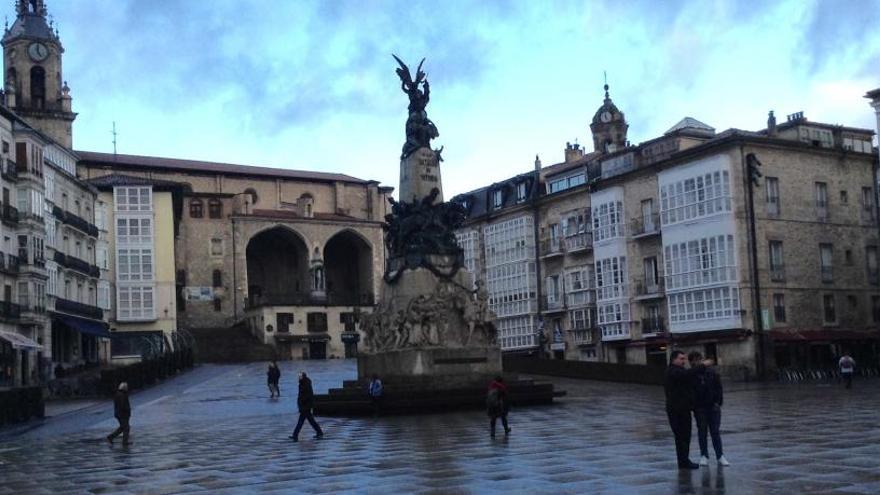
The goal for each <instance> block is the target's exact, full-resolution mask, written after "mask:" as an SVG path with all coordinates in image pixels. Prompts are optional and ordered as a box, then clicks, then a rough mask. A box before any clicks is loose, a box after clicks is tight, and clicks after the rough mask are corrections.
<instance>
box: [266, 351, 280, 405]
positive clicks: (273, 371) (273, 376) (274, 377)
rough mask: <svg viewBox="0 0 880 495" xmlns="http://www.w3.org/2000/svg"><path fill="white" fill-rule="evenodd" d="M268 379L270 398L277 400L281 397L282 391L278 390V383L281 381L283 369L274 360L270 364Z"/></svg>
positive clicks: (267, 372)
mask: <svg viewBox="0 0 880 495" xmlns="http://www.w3.org/2000/svg"><path fill="white" fill-rule="evenodd" d="M266 379H267V380H268V384H269V398H270V399H276V398H278V397H281V389H280V388H278V381H279V380H281V369H280V368H278V363H277V362H275V361H274V360H273V361H272V363H271V364H269V370H268V371H266Z"/></svg>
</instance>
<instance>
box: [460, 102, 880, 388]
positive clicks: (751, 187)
mask: <svg viewBox="0 0 880 495" xmlns="http://www.w3.org/2000/svg"><path fill="white" fill-rule="evenodd" d="M869 97H870V94H869ZM590 127H591V129H592V130H593V133H594V136H593V138H594V139H593V140H594V145H595V146H596V147H597V151H595V152H593V153H590V154H585V153H584V151H583V150H581V149H580V148H579V147H578V146H577V145H568V146H567V147H566V150H565V158H566V160H565V161H564V162H562V163H559V164H556V165H553V166H550V167H545V168H536V171H535V172H534V173H530V174H524V175H522V176H517V177H515V178H512V179H509V180H507V181H503V182H501V183H498V184H494V185H492V186H490V187H489V188H484V189H479V190H476V191H473V192H470V193H466V194H462V195H459V196H457V197H456V198H454V200H455V201H460V202H463V203H464V204H465V205H469V206H470V204H471V203H472V202H475V203H476V204H479V205H480V207H478V208H476V209H475V208H474V207H471V208H470V215H469V219H468V222H467V224H466V228H465V229H464V230H462V232H461V235H460V239H466V238H468V236H470V239H474V240H477V239H479V236H478V235H476V234H475V233H478V232H485V230H486V229H487V228H488V227H490V226H492V225H493V224H494V223H495V222H496V221H498V220H499V219H503V218H507V217H509V216H516V215H523V216H525V217H527V218H528V220H529V222H531V225H534V226H535V228H534V233H533V235H532V237H531V239H528V240H522V241H521V243H523V246H527V249H525V252H527V253H529V255H527V256H524V257H523V258H522V259H521V260H519V261H518V262H519V263H521V264H523V265H525V266H531V265H532V264H534V266H535V270H534V273H535V274H536V275H535V277H534V280H535V282H536V283H535V284H534V285H528V286H522V287H523V288H517V287H513V288H512V289H509V290H511V291H512V292H517V291H520V292H523V291H524V287H528V289H529V290H528V291H526V292H527V293H528V294H529V296H530V297H532V298H534V299H536V300H539V301H541V305H540V308H541V309H540V316H533V317H532V318H533V320H534V323H533V326H532V327H531V328H530V329H528V330H524V331H523V332H524V333H525V334H534V335H535V338H534V339H532V340H530V341H529V345H528V347H526V350H528V351H530V352H536V351H539V350H540V352H541V353H542V354H544V353H546V354H547V355H554V356H555V357H557V358H562V357H565V358H568V359H584V360H601V361H606V362H617V363H635V364H645V363H653V364H661V363H664V362H665V361H666V355H667V353H668V351H669V349H670V348H671V347H672V346H675V347H678V348H682V349H685V350H693V349H698V350H701V351H702V352H703V353H704V354H707V355H710V356H715V357H716V358H717V359H718V361H719V364H720V365H722V366H724V367H725V368H726V370H725V371H726V372H729V373H731V374H737V375H739V376H746V375H751V374H754V373H756V372H763V371H765V370H771V369H773V368H776V367H796V368H814V369H815V368H821V367H829V366H832V365H833V357H834V356H838V355H840V353H842V352H843V351H845V350H848V351H850V352H853V353H855V354H858V356H857V359H862V360H865V361H867V362H875V361H876V359H877V351H878V348H877V340H878V338H880V333H878V331H877V330H878V322H880V287H878V285H877V284H878V268H877V249H878V246H877V245H878V226H877V204H876V203H877V201H876V199H875V198H876V197H877V195H876V168H877V151H876V150H875V149H874V148H873V147H872V145H871V139H872V135H873V132H872V131H870V130H866V129H856V128H850V127H843V126H832V125H828V124H821V123H814V122H810V121H808V120H807V119H806V118H804V117H803V114H802V113H797V114H793V115H791V116H789V118H788V120H787V122H785V123H782V124H778V125H777V123H776V120H775V117H774V116H773V114H772V112H771V116H770V119H769V120H768V126H767V128H766V129H762V130H760V131H757V132H748V131H741V130H737V129H731V130H728V131H724V132H722V133H716V132H715V129H713V128H712V127H710V126H708V125H706V124H703V123H702V122H700V121H698V120H696V119H693V118H685V119H682V120H681V121H680V122H679V123H677V124H676V125H674V126H673V127H672V128H670V129H669V131H667V132H666V133H664V135H663V136H660V137H658V138H655V139H651V140H649V141H646V142H644V143H641V144H639V145H630V144H629V142H627V141H626V129H627V123H626V120H625V119H624V118H623V114H622V113H621V112H620V111H619V110H618V109H617V107H616V106H615V105H614V104H613V103H612V102H611V99H610V98H609V96H608V89H607V87H606V95H605V101H604V102H603V104H602V106H600V107H599V109H598V110H597V112H596V114H595V115H594V118H593V122H592V124H591V126H590ZM753 170H759V172H760V173H762V174H763V177H759V176H758V175H756V174H755V173H754V172H753ZM520 177H537V182H536V183H535V184H533V185H532V186H531V189H529V191H530V194H529V195H528V196H527V197H526V198H525V199H524V200H522V201H521V202H520V203H517V202H516V201H514V200H509V201H508V202H505V198H507V196H505V193H504V191H505V190H511V191H515V190H516V184H517V183H518V181H519V180H520V179H519V178H520ZM753 178H754V179H753ZM497 191H500V193H498V192H497ZM497 194H500V198H501V201H500V202H498V201H492V199H493V198H495V197H497ZM513 197H516V196H513ZM783 198H787V199H785V200H784V199H783ZM484 204H485V206H482V205H484ZM488 239H489V238H488V237H487V236H486V235H485V234H484V235H483V239H482V244H479V243H477V242H473V243H471V244H466V248H467V246H471V247H470V249H471V251H470V252H469V254H468V255H467V256H468V259H469V262H470V263H471V264H472V265H474V266H476V267H479V266H482V265H484V264H486V263H487V260H488V259H489V258H490V257H491V256H492V250H493V248H495V247H494V246H493V245H492V243H487V241H488ZM587 239H588V240H589V246H586V244H585V241H586V240H587ZM533 247H536V248H535V249H533ZM495 249H497V248H495ZM475 273H479V274H480V275H481V276H482V277H484V279H485V280H487V282H488V288H489V292H490V296H491V297H496V294H498V296H501V297H502V298H503V297H504V295H503V294H500V293H498V292H497V291H493V285H492V281H491V278H490V277H489V272H487V270H486V269H485V268H483V269H479V270H476V271H475ZM530 283H531V282H530ZM533 294H534V295H533ZM502 300H503V299H502ZM495 307H497V308H500V306H495ZM496 311H497V309H496ZM499 316H500V315H499ZM502 321H503V320H502ZM501 336H502V345H503V349H504V350H505V351H508V352H511V351H520V350H523V349H522V348H516V347H513V346H511V345H504V342H505V341H504V340H503V337H504V334H503V333H502V334H501Z"/></svg>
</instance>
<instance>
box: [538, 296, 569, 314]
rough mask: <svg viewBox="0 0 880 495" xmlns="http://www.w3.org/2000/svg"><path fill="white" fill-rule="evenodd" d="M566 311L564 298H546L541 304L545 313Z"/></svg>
mask: <svg viewBox="0 0 880 495" xmlns="http://www.w3.org/2000/svg"><path fill="white" fill-rule="evenodd" d="M562 311H565V298H564V297H562V296H544V300H543V301H542V304H541V312H543V313H561V312H562Z"/></svg>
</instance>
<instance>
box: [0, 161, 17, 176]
mask: <svg viewBox="0 0 880 495" xmlns="http://www.w3.org/2000/svg"><path fill="white" fill-rule="evenodd" d="M0 175H2V176H3V178H4V179H6V180H8V181H11V182H15V181H17V180H18V168H17V165H16V164H15V162H14V161H12V160H10V159H8V158H7V159H6V162H5V163H3V165H2V167H0Z"/></svg>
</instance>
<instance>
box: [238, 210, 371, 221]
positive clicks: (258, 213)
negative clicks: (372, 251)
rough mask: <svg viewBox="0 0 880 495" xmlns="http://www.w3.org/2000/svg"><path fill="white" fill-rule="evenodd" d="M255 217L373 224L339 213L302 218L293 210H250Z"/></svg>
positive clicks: (318, 214)
mask: <svg viewBox="0 0 880 495" xmlns="http://www.w3.org/2000/svg"><path fill="white" fill-rule="evenodd" d="M250 214H251V215H252V216H255V217H265V218H277V219H284V220H311V219H314V220H332V221H337V222H364V223H375V222H374V221H372V220H364V219H362V218H355V217H352V216H349V215H343V214H341V213H319V212H315V214H314V216H313V217H311V218H309V217H304V216H302V215H300V214H299V213H297V212H295V211H293V210H261V209H255V210H251V213H250Z"/></svg>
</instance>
